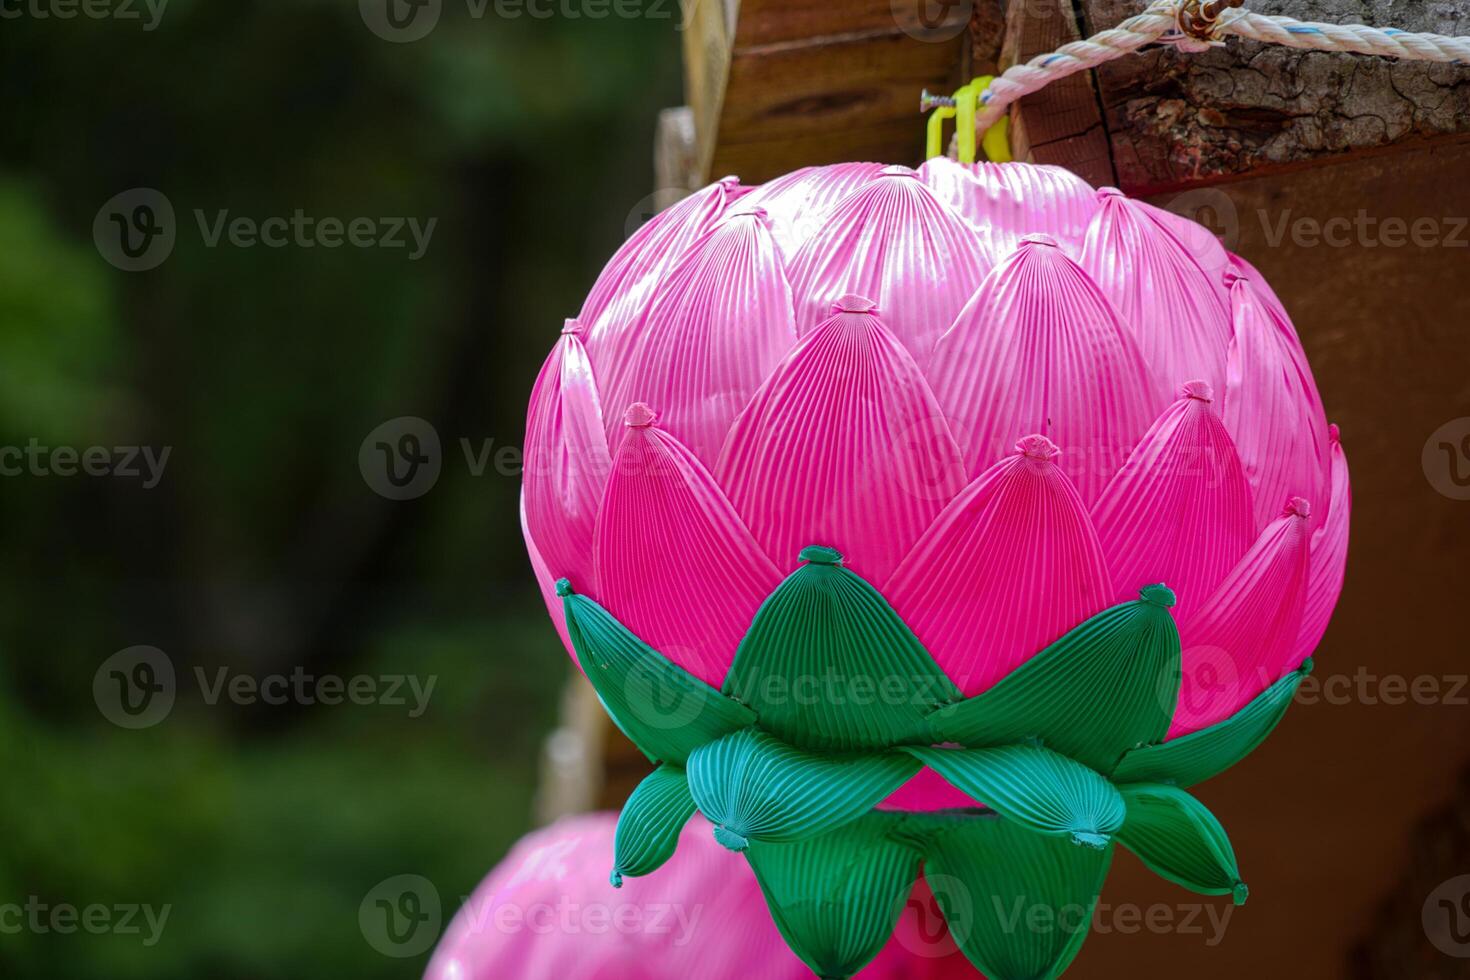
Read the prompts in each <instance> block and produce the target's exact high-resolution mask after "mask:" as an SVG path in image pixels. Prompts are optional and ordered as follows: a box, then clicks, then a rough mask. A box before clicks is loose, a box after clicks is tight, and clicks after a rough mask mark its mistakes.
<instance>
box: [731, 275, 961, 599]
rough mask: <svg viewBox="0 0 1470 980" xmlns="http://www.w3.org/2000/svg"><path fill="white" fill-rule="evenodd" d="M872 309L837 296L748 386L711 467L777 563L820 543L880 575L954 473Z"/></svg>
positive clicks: (939, 422) (867, 574)
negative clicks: (758, 381)
mask: <svg viewBox="0 0 1470 980" xmlns="http://www.w3.org/2000/svg"><path fill="white" fill-rule="evenodd" d="M876 313H877V311H876V310H874V309H873V304H872V302H871V301H869V300H865V299H863V298H862V297H858V296H850V297H844V298H843V299H842V301H841V302H840V303H839V304H838V311H837V312H836V313H835V314H834V315H833V316H831V317H829V318H828V319H827V320H826V321H825V322H824V323H822V324H821V325H820V326H818V327H817V328H816V329H815V330H812V331H810V332H809V333H807V335H806V336H805V337H803V338H802V339H801V341H800V342H799V343H798V344H797V346H796V348H795V349H794V350H793V351H792V352H791V354H790V356H788V357H787V359H786V360H785V361H784V362H783V363H782V364H781V365H780V366H779V367H777V368H776V370H775V371H774V372H773V373H772V375H771V377H770V378H769V379H768V380H767V381H766V383H765V384H764V385H763V386H762V387H761V389H760V390H759V391H758V392H756V395H755V397H754V398H753V399H752V400H751V403H750V406H749V407H748V408H746V410H745V411H744V413H742V414H741V416H740V417H739V418H738V419H736V420H735V425H734V427H733V428H732V429H731V430H730V437H729V439H728V440H727V441H726V443H725V448H724V451H723V452H722V453H721V455H720V462H719V465H718V466H717V467H716V469H715V474H716V476H717V477H718V479H719V482H720V485H721V486H723V487H725V488H727V490H728V492H729V494H730V500H731V501H732V502H733V503H734V504H735V507H736V509H737V510H739V512H740V513H741V514H742V515H743V516H744V517H745V522H746V524H747V525H748V526H749V527H750V529H751V530H752V531H753V532H754V533H755V536H756V540H758V541H759V542H760V543H761V545H762V547H764V548H765V550H766V554H767V555H769V556H770V557H771V559H772V560H773V561H774V562H775V563H776V566H777V567H778V568H780V569H782V570H783V571H785V572H790V571H791V570H792V569H794V568H796V566H797V553H798V552H799V551H800V550H801V549H802V548H804V547H806V546H807V545H811V544H822V545H828V546H830V547H834V548H836V549H837V550H839V551H841V552H842V553H843V554H844V555H845V556H846V557H847V565H848V567H849V568H851V569H852V570H853V571H855V572H857V573H858V574H860V575H862V576H863V577H864V578H866V579H868V581H870V582H873V583H875V584H876V583H877V582H881V581H883V580H884V579H885V578H887V576H888V575H889V573H890V572H892V570H893V569H894V568H895V567H897V565H898V563H899V561H900V560H901V559H902V558H903V556H904V555H905V554H906V553H907V552H908V550H909V548H910V547H911V546H912V545H913V543H914V541H916V540H917V539H918V537H919V535H920V534H921V533H922V532H923V530H924V528H926V527H928V526H929V523H930V522H931V521H932V520H933V519H934V515H936V514H937V513H939V509H940V508H941V507H942V506H944V503H945V502H946V501H948V500H949V499H950V497H952V496H953V495H954V494H955V493H956V492H957V491H958V490H959V488H960V487H962V486H963V485H964V465H963V463H962V462H961V461H960V452H959V447H958V446H956V445H955V442H954V437H953V436H952V435H950V432H949V426H948V425H947V424H946V423H945V421H944V418H943V416H942V414H941V413H940V410H939V406H938V405H937V404H936V403H935V401H934V396H933V395H932V394H930V392H929V386H928V384H927V383H926V382H925V381H924V377H923V375H922V374H921V373H920V372H919V369H918V367H917V366H916V365H915V364H914V362H913V359H912V358H910V357H909V355H908V352H907V351H905V350H904V348H903V346H902V345H901V344H899V343H898V341H897V340H895V339H894V337H893V335H892V334H891V333H889V332H888V330H887V328H886V327H884V325H883V323H882V322H880V320H879V318H878V316H877V315H876Z"/></svg>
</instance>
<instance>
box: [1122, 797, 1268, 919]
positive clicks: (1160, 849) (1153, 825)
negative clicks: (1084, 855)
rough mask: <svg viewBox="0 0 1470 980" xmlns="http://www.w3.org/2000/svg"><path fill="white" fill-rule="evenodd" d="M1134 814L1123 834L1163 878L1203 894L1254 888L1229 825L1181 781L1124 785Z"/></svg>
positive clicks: (1241, 900) (1241, 894)
mask: <svg viewBox="0 0 1470 980" xmlns="http://www.w3.org/2000/svg"><path fill="white" fill-rule="evenodd" d="M1121 792H1122V794H1123V801H1124V802H1125V803H1126V804H1127V806H1128V817H1127V819H1126V820H1124V821H1123V829H1122V830H1119V831H1118V840H1119V841H1121V842H1122V843H1123V846H1125V847H1127V848H1128V850H1130V851H1132V852H1133V853H1134V854H1137V855H1138V856H1139V858H1140V859H1141V860H1142V861H1143V863H1144V864H1146V865H1148V866H1149V868H1151V869H1152V870H1153V871H1154V873H1155V874H1157V875H1159V876H1160V877H1162V878H1167V879H1168V880H1170V881H1172V882H1174V883H1175V884H1179V885H1183V886H1184V887H1185V888H1188V889H1189V890H1190V891H1193V892H1198V893H1199V894H1201V895H1231V896H1233V897H1234V899H1235V904H1236V905H1244V904H1245V898H1246V895H1247V893H1248V891H1247V889H1246V887H1245V882H1243V881H1241V880H1240V869H1239V868H1238V867H1236V864H1235V850H1234V849H1233V848H1232V847H1231V846H1230V838H1229V837H1228V836H1226V834H1225V828H1224V827H1221V826H1220V821H1218V820H1216V819H1215V815H1214V814H1213V813H1211V812H1210V811H1209V810H1208V809H1206V808H1205V805H1204V804H1203V803H1201V802H1200V801H1199V800H1196V799H1195V798H1194V797H1193V796H1190V795H1189V794H1188V793H1186V792H1185V791H1184V790H1182V789H1180V788H1179V787H1177V786H1163V785H1160V784H1157V783H1154V784H1150V783H1137V784H1134V785H1132V786H1124V787H1122V789H1121Z"/></svg>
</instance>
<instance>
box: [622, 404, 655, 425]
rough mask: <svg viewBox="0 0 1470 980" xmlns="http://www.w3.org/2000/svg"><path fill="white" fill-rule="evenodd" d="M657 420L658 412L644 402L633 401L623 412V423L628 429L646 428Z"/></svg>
mask: <svg viewBox="0 0 1470 980" xmlns="http://www.w3.org/2000/svg"><path fill="white" fill-rule="evenodd" d="M657 421H658V413H657V412H655V411H654V410H653V409H652V408H649V407H648V405H647V404H645V403H644V402H634V403H633V404H631V405H629V406H628V410H627V411H626V412H624V413H623V424H624V425H626V426H627V427H628V428H630V429H646V428H648V427H649V426H651V425H653V424H654V423H656V422H657Z"/></svg>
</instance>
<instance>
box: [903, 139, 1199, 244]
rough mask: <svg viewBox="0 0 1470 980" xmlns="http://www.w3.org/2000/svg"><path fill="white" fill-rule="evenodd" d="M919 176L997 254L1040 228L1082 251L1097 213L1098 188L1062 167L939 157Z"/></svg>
mask: <svg viewBox="0 0 1470 980" xmlns="http://www.w3.org/2000/svg"><path fill="white" fill-rule="evenodd" d="M919 176H920V177H921V178H923V181H924V183H925V184H927V185H929V188H930V189H931V190H933V191H934V196H935V197H937V198H939V200H941V201H943V202H944V203H945V204H948V205H949V206H950V207H951V208H953V209H954V210H955V211H956V212H957V213H958V214H959V215H960V217H961V218H963V219H964V221H965V223H966V224H968V225H969V226H970V227H971V228H972V229H974V231H975V234H976V236H977V237H979V239H980V240H981V241H982V242H984V243H985V244H986V245H987V246H988V251H989V252H990V254H992V255H996V256H1002V255H1009V254H1010V253H1011V251H1012V250H1013V249H1014V248H1015V247H1016V246H1017V245H1019V244H1020V243H1021V239H1022V238H1023V237H1025V236H1026V235H1029V234H1032V233H1034V232H1037V231H1044V232H1046V233H1047V234H1049V235H1052V236H1053V237H1055V238H1056V239H1057V241H1059V242H1061V244H1062V247H1063V248H1064V249H1066V250H1067V252H1068V254H1069V255H1078V254H1080V253H1081V251H1082V243H1083V240H1084V239H1085V238H1086V237H1087V226H1088V225H1089V224H1090V223H1091V222H1092V216H1093V215H1094V214H1096V213H1097V198H1096V192H1095V191H1093V189H1092V187H1091V186H1090V185H1089V184H1088V183H1087V182H1086V181H1085V180H1082V179H1081V178H1080V177H1078V176H1077V175H1076V174H1074V173H1072V172H1071V171H1069V170H1064V169H1062V168H1061V167H1052V166H1041V167H1015V166H1011V165H1009V164H1003V163H970V164H965V163H956V162H955V161H953V160H951V159H949V158H948V157H935V158H934V159H933V160H927V161H925V163H924V165H923V166H922V167H920V168H919ZM1201 230H1203V229H1201Z"/></svg>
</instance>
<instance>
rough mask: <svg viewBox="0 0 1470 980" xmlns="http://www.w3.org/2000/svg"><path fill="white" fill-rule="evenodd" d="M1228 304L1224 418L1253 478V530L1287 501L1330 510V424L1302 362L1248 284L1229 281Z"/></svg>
mask: <svg viewBox="0 0 1470 980" xmlns="http://www.w3.org/2000/svg"><path fill="white" fill-rule="evenodd" d="M1230 300H1231V306H1232V312H1233V315H1234V320H1235V339H1234V340H1232V341H1231V343H1230V368H1229V381H1228V385H1227V388H1226V390H1225V409H1224V412H1223V416H1224V419H1225V428H1227V429H1229V430H1230V435H1231V437H1232V438H1234V440H1235V446H1236V449H1237V450H1238V451H1239V452H1240V461H1241V462H1242V463H1243V464H1245V475H1246V479H1248V480H1250V484H1251V490H1252V492H1253V494H1254V499H1255V513H1256V526H1257V527H1264V526H1265V525H1266V523H1267V522H1268V521H1270V520H1271V519H1272V518H1274V517H1275V516H1276V515H1277V514H1279V513H1280V510H1281V506H1282V503H1283V501H1285V500H1286V499H1287V498H1288V497H1292V496H1297V497H1304V498H1306V500H1308V501H1309V502H1311V503H1312V504H1313V505H1314V507H1316V508H1317V509H1323V508H1327V509H1330V507H1329V506H1328V505H1327V502H1326V496H1327V495H1326V493H1324V492H1323V491H1324V487H1325V485H1326V474H1324V472H1323V469H1322V462H1321V460H1322V452H1323V449H1324V448H1325V447H1326V446H1327V443H1328V440H1327V420H1326V418H1325V417H1323V415H1322V414H1321V409H1320V402H1318V401H1317V400H1316V398H1315V396H1316V387H1315V386H1314V385H1313V384H1312V380H1311V378H1310V376H1308V375H1306V374H1304V373H1303V371H1302V365H1303V364H1304V363H1305V360H1304V359H1299V358H1298V356H1297V354H1296V353H1295V352H1294V351H1293V350H1292V347H1293V345H1292V343H1290V341H1289V339H1288V334H1287V332H1286V331H1287V330H1289V328H1285V327H1284V326H1283V324H1281V323H1280V321H1278V320H1277V319H1276V317H1275V316H1274V315H1272V313H1271V310H1270V308H1269V307H1268V306H1267V305H1266V304H1265V303H1263V302H1261V300H1260V299H1259V297H1258V296H1257V295H1256V292H1255V288H1254V286H1253V285H1252V284H1251V281H1250V280H1249V279H1235V280H1234V282H1233V283H1232V285H1231V287H1230ZM1298 349H1299V348H1298ZM1313 523H1314V526H1315V525H1316V524H1319V523H1321V522H1320V521H1315V522H1313Z"/></svg>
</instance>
